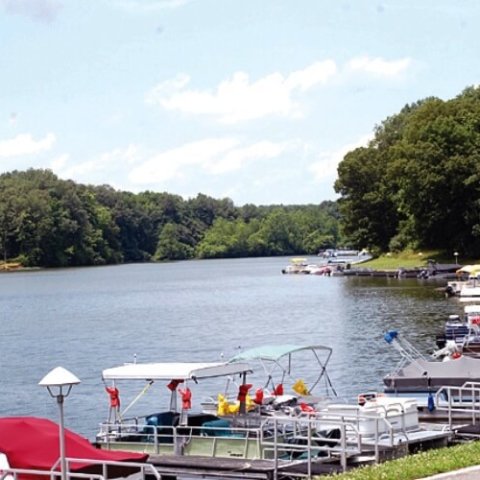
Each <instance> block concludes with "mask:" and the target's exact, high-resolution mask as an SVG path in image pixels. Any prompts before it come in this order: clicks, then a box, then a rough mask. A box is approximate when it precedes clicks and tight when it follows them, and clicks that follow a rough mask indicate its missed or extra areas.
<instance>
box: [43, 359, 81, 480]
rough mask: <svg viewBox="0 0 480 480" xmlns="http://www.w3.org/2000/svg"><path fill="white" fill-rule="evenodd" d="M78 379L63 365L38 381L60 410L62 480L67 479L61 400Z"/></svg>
mask: <svg viewBox="0 0 480 480" xmlns="http://www.w3.org/2000/svg"><path fill="white" fill-rule="evenodd" d="M79 383H80V380H79V379H78V378H77V377H76V376H75V375H74V374H73V373H72V372H69V371H68V370H66V369H65V368H63V367H57V368H54V369H53V370H52V371H51V372H49V373H47V374H46V375H45V376H44V377H43V378H42V379H41V380H40V382H39V383H38V384H39V385H41V386H42V387H47V390H48V393H49V394H50V396H51V397H52V398H56V400H57V404H58V408H59V410H60V427H59V437H60V473H61V476H62V480H67V461H66V455H65V426H64V423H63V400H64V399H65V397H68V395H69V394H70V391H71V390H72V387H73V386H74V385H78V384H79Z"/></svg>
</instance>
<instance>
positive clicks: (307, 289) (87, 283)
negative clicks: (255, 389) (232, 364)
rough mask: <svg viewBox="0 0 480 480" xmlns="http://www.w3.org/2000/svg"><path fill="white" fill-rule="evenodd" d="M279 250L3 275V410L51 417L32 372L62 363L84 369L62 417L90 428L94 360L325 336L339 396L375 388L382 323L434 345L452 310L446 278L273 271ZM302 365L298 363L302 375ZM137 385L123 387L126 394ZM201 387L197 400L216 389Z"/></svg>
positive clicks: (209, 354)
mask: <svg viewBox="0 0 480 480" xmlns="http://www.w3.org/2000/svg"><path fill="white" fill-rule="evenodd" d="M287 262H288V259H286V258H255V259H234V260H203V261H188V262H175V263H164V264H135V265H122V266H111V267H93V268H79V269H62V270H44V271H31V272H16V273H12V274H4V275H0V323H1V335H0V351H1V359H0V391H1V396H0V415H2V416H11V415H36V416H45V417H49V418H52V419H53V420H57V419H58V411H57V406H56V404H55V402H54V400H53V399H51V398H50V397H49V396H48V393H47V392H46V391H45V390H44V389H43V388H41V387H39V386H38V385H37V384H38V382H39V380H40V379H41V378H42V377H43V376H44V375H45V374H46V373H48V372H49V371H50V370H51V369H52V368H54V367H57V366H63V367H65V368H67V369H69V370H70V371H72V372H73V373H74V374H76V375H77V376H78V377H79V378H80V379H81V381H82V383H81V384H80V385H78V386H76V387H74V389H73V391H72V393H71V395H70V397H68V399H67V400H66V403H65V424H66V426H67V427H69V428H71V429H73V430H75V431H77V432H79V433H82V434H84V435H86V436H88V437H89V438H91V439H93V437H94V434H95V432H96V430H97V426H98V423H99V422H101V421H103V420H105V419H106V416H107V413H108V403H107V397H106V394H105V392H104V390H103V384H102V381H101V371H102V370H103V369H105V368H108V367H112V366H116V365H120V364H122V363H124V362H129V361H133V359H134V355H136V357H137V361H141V362H147V361H217V360H220V359H221V358H222V356H223V358H229V357H230V356H232V355H234V354H235V353H237V352H238V351H239V349H241V348H251V347H255V346H260V345H263V344H267V343H275V344H279V343H299V344H322V345H328V346H330V347H332V348H333V355H332V359H331V363H330V366H329V373H330V377H331V379H332V382H333V384H334V386H335V388H336V390H337V391H338V393H339V394H340V395H341V396H343V397H348V398H354V397H356V395H357V393H359V392H360V391H365V390H378V389H381V388H382V377H383V376H384V375H385V374H387V373H388V372H389V371H390V370H391V368H392V367H394V365H395V364H396V363H397V361H398V359H399V357H398V354H397V353H396V352H395V351H394V350H393V349H392V347H389V346H388V345H387V344H386V343H385V342H384V341H383V334H384V332H385V331H386V330H390V329H398V330H399V331H400V332H402V333H404V334H405V335H406V337H407V338H408V339H409V340H410V341H411V342H412V343H414V344H415V345H416V346H417V347H418V348H420V349H421V350H422V351H424V352H426V351H431V350H432V349H433V347H434V335H435V333H436V332H437V331H438V330H439V329H440V328H441V327H442V325H443V322H444V321H445V320H446V318H447V316H448V315H449V314H452V313H459V311H460V310H461V306H460V305H459V304H458V303H456V302H455V301H454V300H446V299H445V298H444V297H443V296H442V295H441V294H440V293H439V292H438V291H436V290H435V288H436V287H438V286H439V285H443V284H445V282H443V283H440V284H435V283H431V282H425V283H422V282H420V281H417V280H416V279H413V280H409V279H403V280H397V279H386V278H370V277H322V276H309V275H282V274H281V269H282V268H283V267H284V266H285V265H286V264H287ZM308 367H309V366H308V365H303V366H302V368H303V371H302V373H304V374H305V375H308V373H309V372H308ZM142 387H143V384H141V383H139V384H137V385H125V386H124V387H120V388H121V396H122V401H123V405H124V406H126V405H127V404H128V403H129V401H130V400H131V399H132V398H133V396H135V394H136V393H138V391H140V390H141V388H142ZM156 388H157V387H156ZM199 388H200V391H199V392H196V391H194V398H193V401H194V403H195V401H197V402H199V401H200V400H202V399H203V398H201V397H202V396H204V395H207V394H210V395H212V396H216V393H218V390H216V389H215V388H217V387H215V388H213V389H212V390H210V391H206V390H205V389H206V388H207V387H204V386H203V385H202V386H199ZM202 388H203V390H202ZM192 390H193V389H192ZM152 391H153V390H152ZM164 397H165V398H166V397H167V396H166V389H165V386H158V389H157V390H156V391H153V393H151V392H148V394H146V395H145V403H144V404H143V406H142V408H141V411H142V412H143V413H151V412H152V411H155V410H159V405H160V403H161V402H162V401H164V400H163V398H164ZM138 408H140V406H139V407H138ZM132 413H135V409H132ZM137 413H140V412H137Z"/></svg>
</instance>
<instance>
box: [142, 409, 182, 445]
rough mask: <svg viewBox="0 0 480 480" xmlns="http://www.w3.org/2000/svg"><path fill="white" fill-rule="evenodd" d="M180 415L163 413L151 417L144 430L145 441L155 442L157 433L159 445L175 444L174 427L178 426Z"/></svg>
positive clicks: (146, 421) (148, 418)
mask: <svg viewBox="0 0 480 480" xmlns="http://www.w3.org/2000/svg"><path fill="white" fill-rule="evenodd" d="M179 418H180V415H179V414H178V413H177V412H161V413H155V414H153V415H149V416H148V417H146V419H145V427H144V428H143V430H142V434H143V436H144V437H143V441H145V442H154V441H155V438H154V435H155V433H156V434H157V441H158V443H172V442H173V427H175V426H176V425H178V421H179Z"/></svg>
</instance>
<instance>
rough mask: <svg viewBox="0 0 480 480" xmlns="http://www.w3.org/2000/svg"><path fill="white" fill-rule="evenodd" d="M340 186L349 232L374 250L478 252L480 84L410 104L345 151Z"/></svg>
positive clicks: (343, 211)
mask: <svg viewBox="0 0 480 480" xmlns="http://www.w3.org/2000/svg"><path fill="white" fill-rule="evenodd" d="M335 188H336V191H337V192H338V193H339V194H340V195H341V198H340V200H339V208H340V212H341V214H342V222H343V227H344V232H345V234H346V235H347V236H348V237H349V238H350V239H351V242H352V244H354V245H357V246H361V247H369V248H370V249H376V250H377V251H383V252H384V251H388V250H390V251H398V250H403V249H405V248H410V247H411V248H432V249H441V250H446V251H448V250H450V252H453V251H454V250H458V251H460V252H462V254H463V255H471V256H472V257H478V256H479V255H480V88H478V87H477V88H473V87H472V88H468V89H466V90H465V91H464V92H463V93H462V94H461V95H459V96H458V97H456V98H454V99H452V100H449V101H442V100H439V99H437V98H427V99H425V100H422V101H419V102H417V103H414V104H412V105H407V106H406V107H405V108H403V109H402V111H401V112H400V113H398V114H397V115H394V116H392V117H389V118H387V119H386V120H385V121H384V122H382V124H381V125H379V126H378V127H377V128H376V131H375V137H374V139H373V140H372V141H371V143H370V144H369V146H368V147H366V148H357V149H356V150H354V151H352V152H350V153H348V154H347V155H346V156H345V158H344V159H343V161H342V162H341V163H340V165H339V168H338V179H337V181H336V184H335Z"/></svg>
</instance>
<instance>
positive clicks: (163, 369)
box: [102, 363, 251, 381]
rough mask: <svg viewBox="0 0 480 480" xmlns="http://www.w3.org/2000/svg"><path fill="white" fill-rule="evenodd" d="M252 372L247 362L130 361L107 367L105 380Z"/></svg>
mask: <svg viewBox="0 0 480 480" xmlns="http://www.w3.org/2000/svg"><path fill="white" fill-rule="evenodd" d="M242 373H251V369H250V366H249V365H248V364H246V363H235V364H232V363H128V364H126V365H122V366H120V367H114V368H107V369H106V370H104V371H103V372H102V376H103V378H104V379H105V380H167V381H169V380H173V379H175V380H196V379H201V378H214V377H223V376H228V375H236V374H242Z"/></svg>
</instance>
